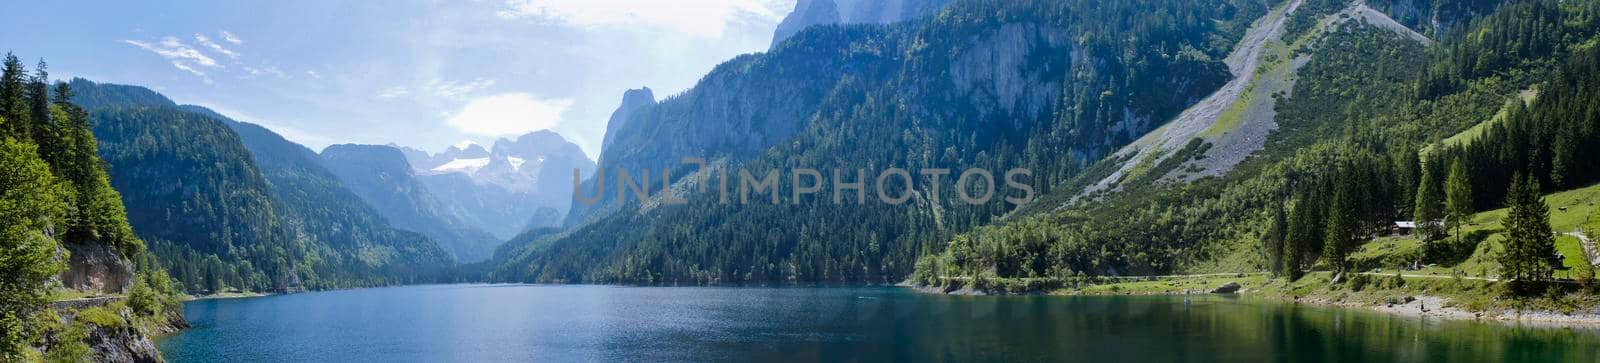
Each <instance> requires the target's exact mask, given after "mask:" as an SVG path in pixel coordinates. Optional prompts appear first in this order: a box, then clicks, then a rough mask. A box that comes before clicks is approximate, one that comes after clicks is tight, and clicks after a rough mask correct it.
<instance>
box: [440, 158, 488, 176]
mask: <svg viewBox="0 0 1600 363" xmlns="http://www.w3.org/2000/svg"><path fill="white" fill-rule="evenodd" d="M486 165H489V158H476V159H455V160H450V162H448V163H444V165H440V166H437V167H434V168H433V169H432V171H433V172H437V173H452V172H462V173H467V174H472V173H476V172H478V169H482V168H483V167H484V166H486Z"/></svg>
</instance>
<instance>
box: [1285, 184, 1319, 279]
mask: <svg viewBox="0 0 1600 363" xmlns="http://www.w3.org/2000/svg"><path fill="white" fill-rule="evenodd" d="M1315 189H1320V188H1316V187H1311V188H1306V189H1304V190H1302V191H1301V192H1300V196H1299V197H1296V198H1295V203H1294V209H1291V210H1290V211H1289V227H1288V230H1287V231H1286V233H1284V245H1283V265H1282V267H1281V268H1282V269H1283V272H1282V274H1283V275H1285V276H1288V277H1289V278H1290V279H1291V280H1292V279H1299V278H1300V276H1301V275H1303V274H1304V273H1305V269H1306V268H1307V267H1310V266H1309V265H1310V263H1311V261H1313V260H1314V259H1315V253H1316V251H1317V245H1319V244H1321V242H1320V241H1321V240H1322V237H1323V232H1322V227H1323V226H1322V211H1323V209H1324V208H1323V207H1322V205H1321V204H1322V201H1321V200H1320V198H1317V197H1316V195H1317V193H1316V192H1315Z"/></svg>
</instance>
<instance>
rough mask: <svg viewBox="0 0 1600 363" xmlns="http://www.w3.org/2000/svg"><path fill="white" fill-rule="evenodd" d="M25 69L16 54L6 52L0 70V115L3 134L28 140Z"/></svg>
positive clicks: (29, 134)
mask: <svg viewBox="0 0 1600 363" xmlns="http://www.w3.org/2000/svg"><path fill="white" fill-rule="evenodd" d="M27 72H28V71H27V70H26V69H23V68H22V61H20V60H17V56H15V55H12V54H11V53H6V58H5V65H4V68H3V70H0V117H4V118H5V120H6V123H5V129H4V130H3V131H4V132H5V135H8V136H11V137H14V138H16V139H17V140H18V141H25V140H30V139H32V138H33V132H32V131H31V130H30V129H29V126H30V125H31V124H32V121H31V120H29V116H30V115H31V114H32V112H30V111H29V108H28V101H27V92H28V80H27V77H28V75H27Z"/></svg>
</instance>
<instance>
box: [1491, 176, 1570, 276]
mask: <svg viewBox="0 0 1600 363" xmlns="http://www.w3.org/2000/svg"><path fill="white" fill-rule="evenodd" d="M1506 204H1508V205H1510V206H1511V212H1510V213H1509V214H1508V215H1507V216H1506V221H1505V226H1506V240H1505V242H1504V245H1505V246H1504V250H1503V251H1501V253H1500V255H1499V261H1500V269H1501V271H1500V276H1501V278H1505V279H1511V280H1517V281H1528V280H1538V279H1543V278H1545V277H1548V273H1549V271H1550V267H1551V266H1550V258H1551V257H1554V256H1555V255H1556V240H1555V236H1554V235H1553V232H1551V230H1550V207H1549V206H1547V205H1545V204H1544V198H1542V197H1540V196H1539V182H1538V180H1537V179H1534V178H1533V176H1531V175H1530V176H1527V177H1523V176H1522V174H1521V173H1518V174H1517V175H1516V177H1514V179H1512V181H1511V190H1509V191H1508V192H1507V198H1506Z"/></svg>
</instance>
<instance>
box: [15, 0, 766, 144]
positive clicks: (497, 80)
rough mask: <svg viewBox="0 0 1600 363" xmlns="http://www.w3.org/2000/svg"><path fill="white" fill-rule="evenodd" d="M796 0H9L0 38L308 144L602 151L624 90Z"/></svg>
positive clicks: (674, 72) (756, 37) (56, 65)
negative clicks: (531, 142)
mask: <svg viewBox="0 0 1600 363" xmlns="http://www.w3.org/2000/svg"><path fill="white" fill-rule="evenodd" d="M794 1H795V0H476V1H472V0H460V1H377V0H373V1H310V0H287V1H204V2H201V1H161V2H127V1H93V2H81V1H32V0H28V1H23V2H21V3H12V4H8V5H7V7H6V12H7V13H10V14H14V15H11V16H7V17H6V21H5V22H4V23H0V27H3V29H4V30H0V48H4V49H3V50H9V51H12V52H14V53H16V54H17V56H19V57H21V58H23V60H24V63H25V64H28V65H29V66H30V68H31V66H32V65H33V64H34V62H36V61H37V60H38V59H39V58H44V59H45V61H46V62H47V63H48V65H49V71H50V74H51V76H52V77H53V78H55V79H60V80H65V79H67V78H68V77H83V78H87V79H89V80H93V81H97V82H109V83H120V84H131V85H139V86H145V87H149V88H151V89H154V90H156V91H157V92H161V93H162V94H165V95H167V97H169V98H172V99H173V100H174V101H176V102H178V103H180V104H196V105H201V106H206V107H210V108H212V109H214V110H216V111H217V112H220V113H222V114H224V115H227V116H229V117H232V118H234V119H238V120H240V121H245V122H251V123H257V124H261V125H263V126H266V127H267V128H270V129H272V130H274V131H276V132H278V133H279V134H282V135H283V136H284V137H287V138H289V139H290V140H293V141H296V142H299V143H301V144H304V145H306V146H309V147H311V148H312V149H315V150H321V149H322V148H323V147H326V146H328V145H331V144H342V143H361V144H388V143H395V144H399V145H405V146H412V147H417V148H421V149H424V150H429V151H435V152H437V151H440V150H443V149H444V148H445V147H447V146H449V145H455V144H461V143H462V142H464V141H473V142H477V143H480V144H485V145H487V144H490V143H492V142H493V141H494V140H495V139H497V138H502V137H507V138H509V137H515V136H517V135H521V134H523V133H527V132H531V131H536V130H543V129H550V130H553V131H555V132H557V133H560V134H562V135H563V136H565V137H566V138H567V139H568V140H571V141H572V142H574V143H576V144H578V145H579V146H580V147H582V148H583V150H584V152H585V153H587V154H589V156H590V158H596V157H597V155H599V150H600V142H601V140H602V138H603V137H604V134H605V126H606V122H607V119H608V118H609V117H610V115H611V112H612V111H614V110H615V109H616V107H617V105H618V104H619V103H620V102H621V100H622V93H623V91H625V90H627V89H630V88H639V87H644V86H648V87H650V88H651V89H652V90H654V91H655V94H656V97H657V99H660V98H664V97H666V96H668V95H672V94H677V93H679V92H682V91H683V90H686V89H688V88H689V87H692V86H693V85H694V83H695V82H696V81H698V80H699V79H700V77H701V76H703V75H705V73H706V72H708V71H710V70H711V69H712V67H714V66H715V65H717V64H718V63H721V62H723V61H725V60H728V59H731V58H733V57H734V56H737V55H739V54H743V53H751V52H758V51H763V50H765V49H766V47H767V44H769V42H770V41H771V39H772V31H773V29H775V28H776V27H777V23H778V22H779V21H780V20H782V17H783V16H784V15H786V14H787V13H788V12H789V11H790V10H792V9H793V7H794ZM16 14H36V16H19V15H16Z"/></svg>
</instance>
